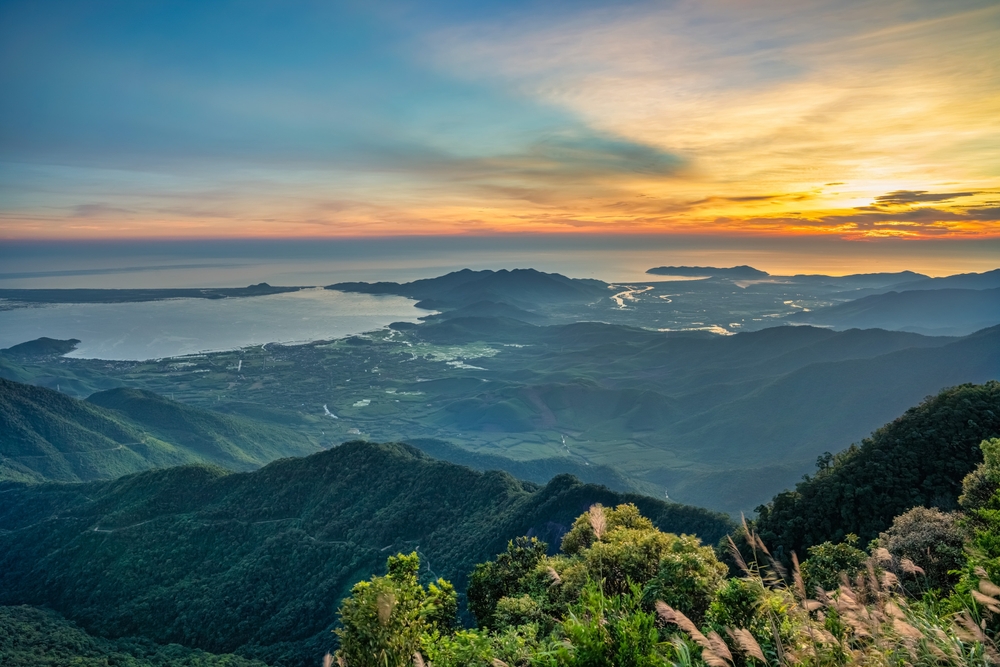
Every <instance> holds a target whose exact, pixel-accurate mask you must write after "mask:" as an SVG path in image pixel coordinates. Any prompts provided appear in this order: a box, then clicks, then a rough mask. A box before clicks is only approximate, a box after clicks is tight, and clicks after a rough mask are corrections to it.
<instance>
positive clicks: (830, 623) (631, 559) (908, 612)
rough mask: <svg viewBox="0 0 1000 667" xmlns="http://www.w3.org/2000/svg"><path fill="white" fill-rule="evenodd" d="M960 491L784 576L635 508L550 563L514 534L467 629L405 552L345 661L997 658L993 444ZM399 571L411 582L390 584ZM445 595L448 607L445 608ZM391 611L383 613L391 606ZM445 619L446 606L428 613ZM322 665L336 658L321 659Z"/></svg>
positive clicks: (355, 603)
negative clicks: (665, 528)
mask: <svg viewBox="0 0 1000 667" xmlns="http://www.w3.org/2000/svg"><path fill="white" fill-rule="evenodd" d="M980 447H981V449H982V451H983V452H984V454H985V457H984V462H983V463H982V464H980V465H979V466H978V467H977V468H976V470H975V471H973V472H972V473H970V474H969V475H968V477H967V478H966V480H965V484H964V488H965V494H964V495H963V496H962V507H963V508H964V510H965V513H962V514H959V513H945V512H941V511H940V510H936V509H927V508H923V507H917V508H914V509H911V510H909V511H907V512H905V513H903V514H902V515H900V516H899V517H897V518H896V520H895V521H893V523H892V525H891V526H889V527H888V529H887V530H885V531H883V532H882V533H881V534H880V535H879V537H878V538H877V539H875V540H873V541H872V542H871V543H870V545H868V548H867V550H863V549H861V548H859V546H858V538H857V537H856V536H854V535H850V536H848V538H847V540H845V541H844V542H841V543H837V544H835V543H832V542H825V543H822V544H818V545H815V546H813V547H811V548H810V549H809V550H808V558H807V559H806V560H805V562H804V563H803V564H802V566H801V567H800V566H799V563H798V560H797V559H796V557H795V555H794V554H792V556H791V568H786V567H785V566H783V565H782V563H781V562H780V560H779V559H777V558H775V557H774V556H773V555H772V553H771V552H770V551H769V550H768V548H767V546H766V544H765V542H764V540H763V539H762V538H761V536H760V535H758V534H757V533H756V532H755V530H754V529H753V527H752V524H747V523H744V524H743V526H742V529H741V530H740V531H739V533H738V534H737V535H736V536H732V537H730V538H729V540H728V552H729V554H728V557H729V558H731V559H732V561H733V562H734V563H735V565H736V567H737V572H736V573H735V574H734V575H732V576H728V575H729V572H728V570H727V568H726V566H725V565H723V564H722V562H720V560H719V559H718V558H717V557H716V554H715V552H714V551H712V550H711V549H709V548H707V547H704V546H701V544H700V543H699V541H698V540H697V539H695V538H693V537H690V536H685V535H681V536H678V535H674V534H670V533H664V532H662V531H660V530H658V529H657V528H656V527H654V526H653V524H652V523H651V522H650V521H649V520H648V519H646V518H644V517H643V516H642V514H641V513H640V512H639V510H638V508H636V507H635V506H634V505H629V504H622V505H619V506H618V507H615V508H613V509H612V508H605V507H603V506H601V505H593V506H592V507H591V508H590V510H589V511H588V512H586V513H585V514H583V515H582V516H580V517H579V518H578V519H577V520H576V521H575V522H574V524H573V526H572V528H571V529H570V530H569V531H568V532H567V533H566V534H565V536H564V537H563V539H562V543H561V550H560V553H559V554H557V555H548V554H547V550H546V547H545V545H544V544H543V543H541V542H539V541H538V540H537V539H534V538H527V537H525V538H519V539H517V540H512V541H511V542H509V543H508V545H507V549H506V551H505V552H504V553H501V554H500V555H498V556H497V558H496V559H494V560H492V561H488V562H486V563H481V564H479V565H477V566H476V568H475V570H474V571H473V573H472V575H471V577H470V578H469V589H468V602H469V608H470V610H471V611H472V613H473V614H474V615H475V617H476V620H477V622H478V628H477V629H475V630H464V629H461V630H460V629H456V628H457V626H455V625H453V624H452V620H453V617H452V619H448V618H445V617H444V616H441V615H437V616H435V617H434V619H433V620H431V619H430V618H429V616H428V614H427V612H426V611H425V609H426V607H427V605H428V602H427V601H428V600H432V599H436V596H439V593H438V591H441V590H443V591H447V590H448V587H447V584H446V582H441V581H439V582H438V583H437V584H436V586H435V587H433V588H430V589H427V590H425V589H423V588H422V587H421V586H420V585H419V584H418V583H417V582H416V578H415V573H416V565H415V560H416V558H417V556H416V554H411V555H410V556H397V557H394V558H390V559H389V574H388V575H386V576H385V577H374V578H373V579H372V580H371V582H363V583H361V584H358V585H357V586H356V587H355V589H354V591H353V593H352V596H351V597H350V598H348V599H347V600H346V601H345V602H344V604H343V606H342V607H341V612H340V614H341V619H342V627H341V628H340V629H339V630H338V634H339V635H340V636H341V639H342V648H341V650H340V651H339V652H338V653H337V654H336V656H335V659H336V660H337V661H338V663H339V664H340V665H344V666H346V667H376V666H379V667H405V666H407V665H417V666H419V667H427V666H430V667H458V666H460V665H470V666H475V667H480V666H481V667H504V666H507V667H511V666H518V667H666V666H685V667H687V666H690V667H694V666H697V665H708V666H709V667H727V666H729V667H737V666H739V667H743V666H747V667H750V666H756V665H769V666H772V667H786V666H788V667H790V666H792V665H804V666H807V667H835V666H842V667H853V666H859V667H860V666H864V667H904V666H918V665H919V666H924V665H926V666H928V667H929V666H932V665H934V666H946V665H955V666H964V667H986V666H987V665H997V664H1000V649H998V647H997V643H996V641H997V633H998V631H1000V586H998V585H997V584H996V583H994V582H995V581H1000V439H992V440H988V441H984V442H982V443H981V445H980ZM400 563H406V564H407V567H408V570H407V572H408V573H409V574H406V575H405V576H400V574H399V571H400V567H401V566H400ZM446 597H447V596H446ZM386 600H390V601H392V604H386V602H385V601H386ZM431 608H433V609H435V610H437V611H441V610H444V609H447V608H448V605H431ZM333 659H334V657H333V656H331V662H332V660H333Z"/></svg>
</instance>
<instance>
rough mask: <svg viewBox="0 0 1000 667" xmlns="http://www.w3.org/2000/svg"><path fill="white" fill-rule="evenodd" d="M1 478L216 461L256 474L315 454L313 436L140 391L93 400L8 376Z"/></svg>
mask: <svg viewBox="0 0 1000 667" xmlns="http://www.w3.org/2000/svg"><path fill="white" fill-rule="evenodd" d="M0 434H2V435H0V479H14V480H21V481H45V480H53V481H64V482H74V481H87V480H95V479H109V478H113V477H118V476H121V475H125V474H128V473H132V472H137V471H140V470H146V469H148V468H162V467H166V466H173V465H180V464H184V463H196V462H200V463H214V464H217V465H221V466H225V467H227V468H232V469H234V470H251V469H253V468H257V467H260V466H261V465H264V464H265V463H267V462H269V461H273V460H274V459H277V458H281V457H285V456H301V455H304V454H309V453H312V452H315V451H316V450H317V449H318V446H317V445H315V444H313V443H312V442H311V441H310V440H309V438H307V437H306V436H304V435H302V434H299V433H296V432H294V431H290V430H287V429H282V428H280V427H277V426H273V425H270V424H263V423H259V422H255V421H253V420H250V419H246V418H243V417H234V416H229V415H222V414H218V413H213V412H210V411H208V410H202V409H199V408H192V407H189V406H185V405H182V404H180V403H176V402H174V401H170V400H167V399H165V398H163V397H161V396H157V395H156V394H153V393H150V392H146V391H141V390H136V389H112V390H109V391H104V392H99V393H97V394H94V395H93V396H91V397H90V399H88V400H86V401H80V400H77V399H75V398H70V397H69V396H66V395H65V394H62V393H59V392H56V391H52V390H50V389H45V388H43V387H35V386H32V385H28V384H22V383H18V382H11V381H9V380H4V379H0Z"/></svg>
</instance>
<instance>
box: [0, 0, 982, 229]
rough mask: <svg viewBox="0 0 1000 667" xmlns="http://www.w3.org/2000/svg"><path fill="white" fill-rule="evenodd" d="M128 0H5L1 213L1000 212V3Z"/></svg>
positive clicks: (820, 220)
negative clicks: (180, 3)
mask: <svg viewBox="0 0 1000 667" xmlns="http://www.w3.org/2000/svg"><path fill="white" fill-rule="evenodd" d="M126 7H127V5H126V4H124V3H123V4H120V5H116V4H115V3H114V2H112V3H110V4H107V5H100V6H92V5H89V4H87V3H82V2H81V3H73V2H70V3H69V4H68V5H67V11H66V12H65V15H64V16H63V17H62V18H61V19H60V20H59V21H54V20H53V19H52V17H51V15H50V13H47V12H44V11H42V10H41V9H38V7H37V6H34V5H32V3H7V4H5V5H4V6H3V7H2V8H0V89H2V90H4V91H5V95H3V96H2V102H0V221H2V229H0V236H5V237H8V238H12V237H31V236H84V237H86V236H93V235H105V236H115V235H124V236H133V235H137V236H143V235H147V236H155V235H162V234H164V233H165V232H166V231H167V230H170V231H173V230H176V233H179V234H185V235H259V236H263V235H285V234H287V235H309V234H313V235H344V236H350V235H380V234H381V235H386V234H415V233H444V234H462V233H468V234H481V233H497V232H539V231H544V232H570V233H577V232H580V231H581V230H587V231H598V232H616V233H640V232H641V233H652V232H660V233H691V232H708V233H720V234H724V233H735V232H740V233H755V234H810V235H814V234H831V235H839V236H845V237H848V238H860V237H867V236H875V235H899V236H912V237H930V236H935V237H941V236H963V237H966V236H974V235H980V236H991V235H992V236H1000V227H998V224H997V221H996V220H997V215H996V213H995V211H996V207H997V204H996V202H995V201H994V200H995V199H996V198H997V193H998V192H1000V174H998V172H997V170H996V165H997V164H1000V125H998V124H997V121H996V119H997V118H1000V69H998V68H997V67H996V66H995V65H996V62H997V59H998V58H1000V5H997V4H996V3H995V2H993V1H992V0H955V1H953V2H948V3H941V2H933V1H931V0H899V1H898V2H883V1H881V0H855V1H852V2H841V1H840V0H803V1H802V2H798V3H795V4H794V6H792V5H789V4H788V3H787V2H779V1H778V0H764V1H763V2H755V3H745V2H739V1H737V0H676V1H674V2H670V3H660V2H655V3H654V2H646V1H645V0H640V1H637V2H627V3H614V4H604V3H570V4H558V5H552V6H546V7H541V6H540V5H535V4H531V3H526V4H523V5H522V4H518V5H516V6H511V5H508V4H497V5H490V4H483V5H478V4H477V5H476V7H475V8H473V7H471V6H470V7H467V8H465V9H463V13H456V12H455V11H453V8H443V7H437V6H436V5H435V4H434V3H419V4H413V5H411V4H400V3H395V2H382V3H374V4H371V5H370V6H367V5H366V6H361V5H358V6H355V5H343V6H341V5H312V4H309V5H306V4H303V5H297V4H291V5H285V6H258V5H254V6H252V7H250V8H246V9H245V8H243V7H241V6H237V5H228V6H227V5H225V4H224V3H222V4H219V5H213V6H212V7H211V8H208V9H205V10H204V12H203V13H197V12H191V11H190V10H189V9H184V8H180V7H168V6H158V7H135V6H131V8H129V10H128V11H124V8H126ZM220 26H224V27H225V30H224V31H220V30H219V28H220ZM25 35H34V36H35V37H33V38H32V39H28V38H26V37H25Z"/></svg>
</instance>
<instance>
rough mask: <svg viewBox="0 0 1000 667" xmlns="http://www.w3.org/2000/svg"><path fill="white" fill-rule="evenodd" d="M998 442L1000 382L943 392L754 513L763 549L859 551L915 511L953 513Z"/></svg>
mask: <svg viewBox="0 0 1000 667" xmlns="http://www.w3.org/2000/svg"><path fill="white" fill-rule="evenodd" d="M997 436H1000V382H995V381H993V382H987V383H985V384H982V385H962V386H959V387H953V388H951V389H947V390H945V391H942V392H941V393H940V394H938V395H937V396H934V397H931V398H928V399H927V400H926V401H924V402H923V403H921V404H920V405H918V406H916V407H914V408H911V409H910V410H907V411H906V413H905V414H903V415H902V416H901V417H899V418H898V419H896V420H894V421H892V422H890V423H888V424H886V425H885V426H883V427H882V428H880V429H878V430H876V431H875V432H874V433H872V435H871V437H869V438H866V439H864V440H863V441H862V442H861V444H860V446H859V445H851V446H850V447H849V448H847V449H846V450H844V451H841V452H839V453H837V454H835V455H827V456H824V457H821V458H820V460H819V462H818V463H819V469H818V470H817V472H816V473H815V474H814V475H813V476H811V477H807V478H806V479H805V480H803V481H802V482H800V483H799V484H797V485H796V487H795V490H793V491H785V492H783V493H780V494H778V495H777V496H776V497H775V498H774V500H773V501H771V502H770V503H768V504H767V505H765V506H762V507H760V508H758V511H759V517H758V519H757V521H756V525H757V529H758V531H759V532H760V534H761V537H762V538H763V539H764V541H765V543H767V544H768V545H770V546H771V547H772V548H776V549H780V550H781V551H783V553H784V555H785V556H786V557H787V556H788V554H790V553H791V551H793V550H794V551H795V552H796V553H798V554H800V555H801V554H805V553H806V549H807V548H808V547H810V546H813V545H815V544H819V543H821V542H825V541H833V542H839V541H841V540H842V539H843V538H844V536H845V535H847V534H849V533H853V534H855V535H857V536H859V537H860V538H861V541H862V544H866V543H867V542H868V541H869V540H871V539H873V538H875V537H878V534H879V533H880V532H881V531H884V530H885V529H886V528H888V527H889V525H890V524H891V523H892V520H893V518H894V517H896V516H898V515H900V514H902V513H903V512H905V511H907V510H908V509H910V508H912V507H916V506H920V505H923V506H926V507H938V508H941V509H945V510H951V509H954V508H956V507H957V506H958V496H959V494H960V493H961V492H962V479H963V478H964V477H965V475H967V474H968V473H969V472H971V471H972V470H973V469H974V468H975V467H976V465H977V464H978V463H980V462H981V461H982V460H983V454H982V452H981V451H980V450H979V444H980V443H981V442H982V441H983V440H986V439H989V438H994V437H997Z"/></svg>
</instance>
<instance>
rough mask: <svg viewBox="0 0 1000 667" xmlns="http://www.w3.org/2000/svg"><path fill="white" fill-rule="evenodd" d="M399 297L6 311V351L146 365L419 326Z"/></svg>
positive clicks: (0, 321)
mask: <svg viewBox="0 0 1000 667" xmlns="http://www.w3.org/2000/svg"><path fill="white" fill-rule="evenodd" d="M413 304H414V301H413V300H411V299H406V298H403V297H397V296H371V295H367V294H345V293H343V292H337V291H332V290H325V289H320V288H309V289H303V290H300V291H298V292H289V293H285V294H274V295H270V296H260V297H246V298H228V299H166V300H163V301H149V302H142V303H111V304H55V305H47V306H30V307H23V308H11V309H9V310H0V348H6V347H10V346H12V345H16V344H17V343H23V342H25V341H28V340H34V339H36V338H39V337H42V336H47V337H49V338H57V339H62V340H65V339H69V338H76V339H79V340H80V341H81V342H80V345H79V346H78V348H77V349H76V350H74V351H73V352H71V353H70V354H68V355H67V356H70V357H81V358H89V359H115V360H127V361H140V360H145V359H161V358H166V357H176V356H182V355H189V354H197V353H201V352H216V351H220V350H231V349H236V348H240V347H248V346H251V345H263V344H266V343H286V344H288V343H306V342H310V341H316V340H330V339H334V338H343V337H346V336H350V335H352V334H358V333H363V332H365V331H372V330H375V329H380V328H383V327H385V326H386V325H388V324H390V323H392V322H416V321H417V318H418V317H421V316H423V315H427V314H429V311H426V310H421V309H418V308H415V307H414V305H413Z"/></svg>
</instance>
